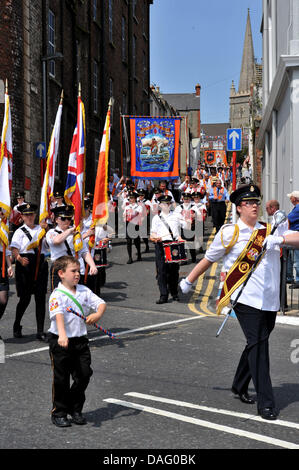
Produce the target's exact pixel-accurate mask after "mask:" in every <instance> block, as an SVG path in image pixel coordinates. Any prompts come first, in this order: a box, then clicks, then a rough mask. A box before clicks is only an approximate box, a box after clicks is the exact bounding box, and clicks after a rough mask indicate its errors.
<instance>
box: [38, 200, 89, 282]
mask: <svg viewBox="0 0 299 470" xmlns="http://www.w3.org/2000/svg"><path fill="white" fill-rule="evenodd" d="M52 211H53V213H54V216H55V222H56V223H57V226H56V227H55V228H52V229H51V230H49V231H48V232H47V235H46V239H47V242H48V245H49V248H50V252H51V261H52V262H54V261H55V260H56V259H58V258H61V256H65V255H69V256H76V252H75V249H74V233H75V230H76V228H75V227H74V225H72V219H73V215H74V208H73V207H72V206H70V205H65V206H60V207H55V208H53V209H52ZM78 259H79V262H80V266H81V269H80V274H81V279H80V283H81V284H82V283H83V282H84V274H85V265H84V261H85V262H86V263H87V264H88V265H89V267H90V269H89V274H90V275H91V276H93V275H96V274H97V272H98V270H97V268H96V266H95V263H94V261H93V258H92V256H91V254H90V252H89V250H88V247H87V244H83V248H82V249H81V250H80V251H79V252H78ZM50 275H51V290H53V289H55V288H56V287H57V286H58V284H59V282H60V279H59V277H58V274H57V273H56V272H54V271H53V265H52V266H51V270H50Z"/></svg>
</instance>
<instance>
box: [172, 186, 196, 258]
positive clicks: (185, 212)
mask: <svg viewBox="0 0 299 470" xmlns="http://www.w3.org/2000/svg"><path fill="white" fill-rule="evenodd" d="M182 198H183V203H181V204H179V205H178V206H177V207H176V208H175V211H174V212H175V213H178V214H180V215H181V216H182V217H183V219H184V220H185V221H186V223H188V226H190V230H188V231H186V232H185V231H184V230H182V239H183V240H185V241H186V242H187V246H188V242H190V243H191V246H193V248H189V251H190V255H191V260H192V263H196V250H195V248H194V240H195V215H196V212H195V210H194V208H193V203H192V202H191V198H192V194H191V193H190V192H185V193H183V194H182ZM188 232H189V233H188ZM190 232H191V233H190Z"/></svg>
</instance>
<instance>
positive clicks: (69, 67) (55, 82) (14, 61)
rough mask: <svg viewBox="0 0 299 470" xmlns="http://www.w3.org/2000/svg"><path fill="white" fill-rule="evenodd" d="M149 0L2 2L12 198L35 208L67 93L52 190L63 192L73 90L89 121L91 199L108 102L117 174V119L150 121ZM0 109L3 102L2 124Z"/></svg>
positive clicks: (2, 74) (0, 70) (1, 71)
mask: <svg viewBox="0 0 299 470" xmlns="http://www.w3.org/2000/svg"><path fill="white" fill-rule="evenodd" d="M152 3H153V0H92V1H88V2H85V1H82V0H42V1H41V0H30V1H29V0H3V1H2V2H1V6H0V44H1V55H2V60H1V64H0V94H1V86H2V87H3V83H4V82H5V79H7V80H8V87H9V95H10V99H11V108H12V109H11V111H12V132H13V194H12V195H13V196H14V194H15V192H16V191H18V190H25V193H26V197H27V199H28V200H29V199H30V200H31V201H33V202H38V201H39V194H40V187H41V181H42V173H43V169H44V164H43V165H42V164H41V161H40V159H39V158H38V157H37V151H36V148H37V146H38V144H39V143H41V142H43V143H45V144H46V148H47V147H48V144H49V140H50V137H51V131H52V128H53V125H54V121H55V116H56V112H57V108H58V104H59V101H60V95H61V91H62V90H63V91H64V101H63V114H62V127H61V135H60V147H59V154H58V161H57V169H56V182H55V189H57V190H62V191H63V190H64V187H65V181H66V171H67V163H68V157H69V151H70V146H71V141H72V135H73V132H74V128H75V125H76V117H77V116H76V115H77V97H78V87H79V83H80V84H81V97H82V101H83V103H84V106H85V117H86V140H87V151H86V191H90V192H93V190H94V187H93V186H94V180H95V175H96V169H97V161H98V154H99V149H100V143H101V139H102V132H103V127H104V123H105V118H106V113H107V109H108V103H109V99H110V97H113V102H114V105H113V111H112V118H111V125H112V129H111V144H110V161H109V164H110V168H111V170H113V169H115V168H119V169H120V172H121V166H122V161H121V145H122V144H121V141H120V117H119V116H120V113H123V114H140V115H148V114H149V107H150V87H149V83H150V81H149V41H150V37H149V35H150V28H149V18H150V5H151V4H152ZM1 84H2V85H1ZM3 111H4V106H3V104H1V99H0V119H1V122H2V119H3Z"/></svg>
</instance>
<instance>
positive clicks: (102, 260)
mask: <svg viewBox="0 0 299 470" xmlns="http://www.w3.org/2000/svg"><path fill="white" fill-rule="evenodd" d="M107 248H108V246H107V245H106V244H104V243H102V242H101V241H100V242H99V243H98V244H97V246H96V247H95V250H94V257H93V260H94V263H95V265H96V267H97V268H104V267H106V266H108V262H107Z"/></svg>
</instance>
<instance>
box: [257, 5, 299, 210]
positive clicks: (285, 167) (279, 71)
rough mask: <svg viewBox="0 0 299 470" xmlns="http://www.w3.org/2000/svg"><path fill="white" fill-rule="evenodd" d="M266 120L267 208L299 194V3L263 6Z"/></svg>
mask: <svg viewBox="0 0 299 470" xmlns="http://www.w3.org/2000/svg"><path fill="white" fill-rule="evenodd" d="M261 30H262V33H263V117H262V121H261V124H260V129H259V136H258V140H257V147H258V148H259V149H260V150H262V151H263V161H262V181H263V195H264V204H265V202H266V201H267V200H269V199H277V200H278V201H279V202H280V204H281V208H282V209H284V210H286V211H289V209H290V202H289V198H288V197H287V194H288V193H290V192H292V191H293V190H298V189H299V158H298V148H299V132H298V129H299V92H298V90H299V0H285V1H283V2H282V1H279V0H278V1H277V0H264V1H263V21H262V27H261Z"/></svg>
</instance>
